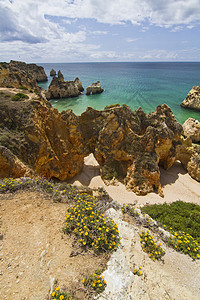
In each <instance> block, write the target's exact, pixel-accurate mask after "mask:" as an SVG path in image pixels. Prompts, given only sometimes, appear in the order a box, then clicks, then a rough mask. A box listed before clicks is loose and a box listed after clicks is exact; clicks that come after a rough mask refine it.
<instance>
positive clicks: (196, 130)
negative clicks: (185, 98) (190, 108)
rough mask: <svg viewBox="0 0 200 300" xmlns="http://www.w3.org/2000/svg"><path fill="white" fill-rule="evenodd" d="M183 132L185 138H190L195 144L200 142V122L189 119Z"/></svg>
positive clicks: (184, 125)
mask: <svg viewBox="0 0 200 300" xmlns="http://www.w3.org/2000/svg"><path fill="white" fill-rule="evenodd" d="M183 132H184V136H185V137H189V138H191V139H192V141H193V142H199V141H200V122H199V121H198V120H195V119H193V118H189V119H187V120H186V121H185V123H184V124H183Z"/></svg>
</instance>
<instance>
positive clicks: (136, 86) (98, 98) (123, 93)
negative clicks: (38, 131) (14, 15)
mask: <svg viewBox="0 0 200 300" xmlns="http://www.w3.org/2000/svg"><path fill="white" fill-rule="evenodd" d="M39 65H41V66H43V67H44V69H45V72H46V74H47V76H48V82H45V83H40V84H39V85H40V86H41V87H43V88H44V89H48V85H49V84H50V82H51V77H50V75H49V73H50V70H51V69H52V68H53V69H55V70H56V71H58V70H61V72H62V73H63V75H64V78H65V80H74V79H75V78H76V77H78V78H79V79H80V80H81V82H82V85H83V87H84V89H85V90H86V87H87V86H89V85H90V84H91V83H93V82H96V81H97V80H99V81H100V83H101V86H102V88H103V89H104V92H103V93H102V94H99V95H90V96H86V95H85V94H83V95H80V96H79V97H75V98H67V99H58V100H50V102H51V104H52V106H53V107H55V108H57V109H58V110H59V111H60V112H61V111H63V110H67V109H72V110H73V112H74V113H75V114H77V115H80V114H81V113H82V112H84V111H85V110H86V108H87V107H88V106H91V107H93V108H95V109H98V110H102V109H104V107H105V106H107V105H111V104H115V103H119V104H121V105H122V104H127V105H128V106H129V107H130V108H131V109H132V110H135V109H137V108H138V107H139V106H141V107H142V109H143V110H144V112H146V113H150V112H153V111H155V109H156V107H157V106H158V105H159V104H163V103H166V104H167V105H169V106H170V108H171V109H172V111H173V113H174V115H175V117H176V120H177V121H178V122H180V123H181V124H183V123H184V122H185V120H187V119H188V118H189V117H191V118H195V119H197V120H199V121H200V113H199V112H194V111H191V110H188V109H184V108H182V107H181V106H180V104H181V102H182V101H183V100H184V99H185V97H186V96H187V94H188V92H189V91H190V90H191V88H192V87H193V86H194V85H200V62H138V63H135V62H127V63H125V62H118V63H114V62H113V63H42V64H39Z"/></svg>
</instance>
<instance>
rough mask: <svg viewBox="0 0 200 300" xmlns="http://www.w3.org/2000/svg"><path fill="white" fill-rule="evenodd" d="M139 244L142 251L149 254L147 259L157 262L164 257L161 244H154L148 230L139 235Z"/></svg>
mask: <svg viewBox="0 0 200 300" xmlns="http://www.w3.org/2000/svg"><path fill="white" fill-rule="evenodd" d="M140 242H141V247H142V250H143V251H144V252H146V253H148V254H149V257H150V258H151V259H153V260H156V259H157V260H159V259H161V258H162V256H163V255H165V251H164V250H163V249H162V248H161V243H159V244H158V245H157V243H156V242H154V240H153V237H152V235H150V234H149V230H147V232H146V233H145V232H144V231H142V233H141V234H140Z"/></svg>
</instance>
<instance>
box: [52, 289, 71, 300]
mask: <svg viewBox="0 0 200 300" xmlns="http://www.w3.org/2000/svg"><path fill="white" fill-rule="evenodd" d="M51 299H53V300H72V298H71V296H70V295H69V294H68V293H66V292H63V291H62V290H61V289H60V287H59V286H58V287H57V288H56V289H55V291H54V292H53V293H52V294H51Z"/></svg>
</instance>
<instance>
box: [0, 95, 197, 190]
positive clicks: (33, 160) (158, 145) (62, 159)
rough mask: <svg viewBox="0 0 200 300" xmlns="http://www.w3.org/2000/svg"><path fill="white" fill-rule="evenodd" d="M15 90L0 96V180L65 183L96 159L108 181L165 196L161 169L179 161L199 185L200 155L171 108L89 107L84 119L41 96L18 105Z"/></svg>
mask: <svg viewBox="0 0 200 300" xmlns="http://www.w3.org/2000/svg"><path fill="white" fill-rule="evenodd" d="M16 92H17V90H16V89H1V92H0V146H1V147H0V166H1V172H0V176H2V177H4V176H8V174H10V175H9V176H16V177H17V176H18V175H17V174H23V175H26V174H28V173H34V174H38V175H40V176H44V177H46V178H48V179H49V178H57V179H59V180H66V179H70V178H72V177H74V176H75V175H76V174H78V173H79V172H80V171H81V169H82V166H83V160H84V157H85V156H87V155H88V154H90V153H93V154H94V156H95V158H96V159H97V161H98V163H99V164H100V168H101V175H102V178H103V179H104V180H111V179H112V178H113V177H115V178H116V179H118V180H120V181H122V182H123V183H125V185H126V187H127V188H128V189H130V190H132V191H134V192H135V193H137V194H139V195H145V194H147V193H149V192H157V193H159V194H160V195H162V189H161V185H160V171H159V165H162V166H163V167H164V168H165V169H167V168H169V167H170V166H172V165H173V163H174V161H175V160H180V161H181V162H182V164H183V166H184V167H185V168H186V169H187V170H188V172H189V173H190V175H191V176H192V177H193V178H195V179H197V180H200V172H199V170H200V160H199V153H200V149H199V148H195V147H196V146H195V147H194V146H193V145H192V143H191V140H189V139H187V140H184V139H183V138H182V136H181V134H182V126H181V125H180V124H179V123H178V122H177V121H176V120H175V118H174V116H173V114H172V111H171V110H170V108H169V107H168V106H167V105H165V104H163V105H159V106H158V107H157V109H156V111H155V112H153V113H151V114H145V113H144V112H143V110H142V109H141V108H138V109H137V110H136V111H132V110H131V109H130V108H129V107H128V106H126V105H123V106H119V105H118V106H112V107H110V108H109V107H107V108H106V109H105V110H102V111H98V110H95V109H93V108H91V107H89V108H88V109H87V110H86V111H85V112H84V113H83V114H82V115H81V116H79V117H78V116H76V115H75V114H74V113H73V112H72V111H71V110H68V111H63V112H62V113H59V112H58V110H57V109H54V108H52V106H51V104H50V103H49V102H48V101H47V100H46V99H44V98H42V96H41V95H36V94H35V93H30V92H28V91H26V95H27V97H26V98H23V99H21V100H20V101H14V99H13V95H14V94H15V93H16Z"/></svg>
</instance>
